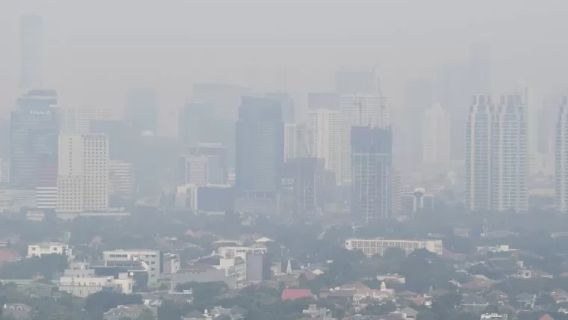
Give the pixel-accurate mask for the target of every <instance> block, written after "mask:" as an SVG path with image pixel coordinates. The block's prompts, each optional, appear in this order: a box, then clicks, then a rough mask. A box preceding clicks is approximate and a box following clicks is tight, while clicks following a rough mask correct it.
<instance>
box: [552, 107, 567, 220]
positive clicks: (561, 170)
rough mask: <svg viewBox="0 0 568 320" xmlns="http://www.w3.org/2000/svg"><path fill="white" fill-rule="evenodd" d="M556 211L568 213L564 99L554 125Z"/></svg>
mask: <svg viewBox="0 0 568 320" xmlns="http://www.w3.org/2000/svg"><path fill="white" fill-rule="evenodd" d="M555 155H556V157H555V164H556V165H555V180H554V182H555V189H556V209H557V210H558V211H560V212H564V213H566V212H568V102H567V99H566V98H564V99H563V101H562V104H561V105H560V110H559V113H558V121H557V123H556V152H555Z"/></svg>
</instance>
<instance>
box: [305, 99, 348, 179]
mask: <svg viewBox="0 0 568 320" xmlns="http://www.w3.org/2000/svg"><path fill="white" fill-rule="evenodd" d="M308 127H309V131H310V137H311V143H310V145H311V146H310V149H311V156H312V157H315V158H318V159H323V160H324V165H325V168H326V169H327V170H330V171H332V172H333V173H335V177H336V178H337V179H338V180H337V182H338V183H339V182H340V179H339V178H340V177H342V170H343V166H342V147H341V146H342V145H341V144H342V143H343V142H344V141H343V129H344V128H343V122H342V119H341V113H340V112H339V111H338V110H329V109H317V110H314V111H311V112H309V113H308Z"/></svg>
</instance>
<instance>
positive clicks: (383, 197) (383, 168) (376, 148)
mask: <svg viewBox="0 0 568 320" xmlns="http://www.w3.org/2000/svg"><path fill="white" fill-rule="evenodd" d="M351 169H352V179H353V182H352V186H351V212H352V213H353V214H354V215H356V216H359V217H360V218H362V219H364V220H365V221H367V222H368V221H372V220H376V219H384V218H388V217H390V215H391V211H392V133H391V130H390V129H382V128H372V127H353V128H351Z"/></svg>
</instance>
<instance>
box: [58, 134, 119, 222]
mask: <svg viewBox="0 0 568 320" xmlns="http://www.w3.org/2000/svg"><path fill="white" fill-rule="evenodd" d="M57 187H58V199H57V210H58V211H59V212H70V213H78V212H82V211H100V210H105V209H108V202H109V152H108V140H107V138H106V136H104V135H102V134H83V135H81V134H62V135H60V136H59V175H58V179H57Z"/></svg>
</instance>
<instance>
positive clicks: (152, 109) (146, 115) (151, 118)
mask: <svg viewBox="0 0 568 320" xmlns="http://www.w3.org/2000/svg"><path fill="white" fill-rule="evenodd" d="M124 116H125V120H126V121H128V122H129V123H130V124H131V125H132V127H133V128H134V130H135V131H136V133H137V134H144V135H156V134H157V130H158V95H157V94H156V92H154V91H153V90H151V89H136V90H132V91H130V92H129V94H128V99H127V102H126V110H125V115H124Z"/></svg>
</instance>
